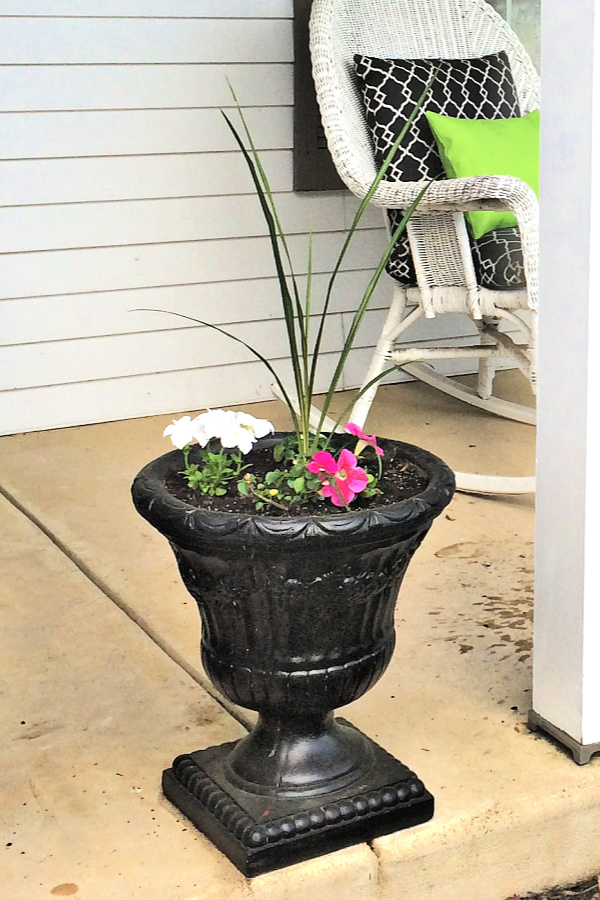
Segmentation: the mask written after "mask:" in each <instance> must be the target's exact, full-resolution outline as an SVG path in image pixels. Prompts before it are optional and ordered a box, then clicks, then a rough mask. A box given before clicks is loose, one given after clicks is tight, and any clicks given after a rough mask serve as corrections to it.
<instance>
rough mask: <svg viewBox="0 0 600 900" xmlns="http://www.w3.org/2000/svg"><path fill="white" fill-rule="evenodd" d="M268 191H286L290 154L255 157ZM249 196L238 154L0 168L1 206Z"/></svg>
mask: <svg viewBox="0 0 600 900" xmlns="http://www.w3.org/2000/svg"><path fill="white" fill-rule="evenodd" d="M261 158H262V160H263V165H264V167H265V169H266V171H267V173H268V177H269V181H270V183H271V188H272V190H274V191H290V190H291V189H292V151H291V150H271V151H265V152H263V153H262V154H261ZM251 190H252V184H251V181H250V175H249V172H248V168H247V166H246V163H245V162H244V159H243V157H242V155H241V154H240V153H175V154H159V155H155V156H112V157H111V156H105V157H96V156H91V157H86V158H80V159H23V160H21V159H18V160H10V161H5V162H4V163H2V165H0V196H2V199H3V201H4V202H3V206H26V205H32V204H45V203H56V204H62V203H85V202H89V201H105V200H112V201H114V200H143V199H146V198H150V199H156V198H159V197H199V196H202V197H207V196H215V195H225V194H228V193H230V194H243V193H247V192H250V191H251Z"/></svg>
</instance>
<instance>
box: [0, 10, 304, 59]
mask: <svg viewBox="0 0 600 900" xmlns="http://www.w3.org/2000/svg"><path fill="white" fill-rule="evenodd" d="M292 59H293V55H292V30H291V27H290V23H289V21H287V20H281V19H258V18H257V19H249V18H244V19H227V18H225V19H208V18H207V19H167V18H141V17H140V18H129V19H128V18H120V19H119V18H101V17H98V18H88V17H83V18H69V17H67V18H63V17H56V18H52V17H29V16H15V17H6V18H4V19H2V43H1V44H0V62H1V63H9V64H15V63H18V64H19V65H23V64H31V65H35V64H38V65H39V64H40V63H43V64H45V65H72V64H85V65H97V64H107V63H109V64H113V65H128V64H132V63H145V64H151V63H153V64H155V65H156V64H167V65H170V64H172V63H203V64H207V63H223V62H226V63H237V62H243V63H265V62H291V61H292Z"/></svg>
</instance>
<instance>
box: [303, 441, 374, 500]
mask: <svg viewBox="0 0 600 900" xmlns="http://www.w3.org/2000/svg"><path fill="white" fill-rule="evenodd" d="M356 463H357V459H356V456H355V455H354V453H351V452H350V450H342V451H341V452H340V455H339V459H337V460H336V459H335V458H334V457H333V456H332V455H331V453H329V451H328V450H321V451H320V452H319V453H315V454H314V456H313V457H312V459H311V460H310V462H309V463H307V465H306V468H307V469H308V471H309V472H312V473H313V474H314V475H318V476H319V479H320V481H321V484H322V488H321V495H322V496H323V497H329V498H330V500H331V502H332V503H333V505H334V506H348V504H350V503H352V501H353V500H354V498H355V497H356V495H357V494H359V493H360V491H364V489H365V488H366V486H367V484H368V483H369V479H368V476H367V473H366V472H365V470H364V469H361V467H360V466H357V465H356Z"/></svg>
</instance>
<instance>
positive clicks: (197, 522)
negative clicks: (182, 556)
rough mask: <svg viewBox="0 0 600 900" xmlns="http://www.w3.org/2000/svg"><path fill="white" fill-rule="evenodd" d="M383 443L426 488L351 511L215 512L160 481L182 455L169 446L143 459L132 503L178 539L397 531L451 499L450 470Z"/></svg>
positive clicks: (397, 444)
mask: <svg viewBox="0 0 600 900" xmlns="http://www.w3.org/2000/svg"><path fill="white" fill-rule="evenodd" d="M285 434H286V433H285V432H276V433H275V434H273V435H269V437H267V438H263V439H262V440H260V441H258V442H257V444H256V445H255V446H256V447H257V448H259V447H269V446H274V445H275V444H276V443H278V442H279V441H280V440H281V439H282V437H284V436H285ZM379 443H380V445H381V446H382V447H383V448H384V450H385V449H386V448H389V449H390V450H391V449H392V448H394V449H395V451H396V453H397V454H399V455H401V456H403V457H404V458H406V459H407V460H409V461H410V462H413V463H415V464H416V465H418V466H419V467H420V468H421V469H423V471H424V472H425V473H426V474H427V475H428V476H429V478H430V481H429V484H428V485H427V487H426V488H425V489H424V490H423V491H421V492H420V493H419V494H415V496H414V497H410V498H408V499H406V500H401V501H399V502H398V503H390V504H387V505H382V506H378V507H373V508H371V509H362V510H361V509H357V510H351V511H350V512H332V513H325V514H323V513H320V514H317V515H315V514H306V515H300V516H293V517H292V516H287V517H277V516H270V515H268V514H265V513H262V512H260V513H259V512H248V513H239V512H225V511H223V512H220V511H217V510H207V509H202V508H200V507H196V506H193V505H192V504H190V503H187V502H186V501H184V500H179V499H178V498H177V497H175V496H173V494H171V493H170V491H169V490H168V489H167V487H166V486H165V484H164V478H165V475H166V474H167V473H168V472H169V471H170V470H172V468H173V462H174V461H175V460H176V459H177V458H178V457H179V455H180V454H181V451H180V450H172V451H170V452H169V453H165V454H164V455H163V456H160V457H158V458H157V459H155V460H153V461H151V462H150V463H148V464H147V465H146V466H144V468H143V469H142V470H141V471H140V472H139V473H138V475H136V477H135V479H134V481H133V484H132V488H131V492H132V497H133V502H134V505H135V507H136V509H137V511H138V512H139V513H140V515H141V516H143V518H145V519H147V520H148V521H149V522H150V523H151V524H153V525H159V526H160V530H161V531H162V533H163V534H165V536H167V537H170V538H173V539H177V540H178V541H180V540H181V539H182V538H184V537H185V536H186V535H187V536H188V538H189V539H190V540H193V543H194V544H196V543H197V542H198V540H199V538H201V537H202V535H203V534H205V535H206V537H207V538H209V537H210V541H211V542H214V541H215V539H219V538H221V539H222V540H223V541H225V542H227V543H229V542H231V541H237V540H239V538H240V537H244V538H246V539H247V540H248V541H251V542H252V539H253V538H256V539H259V540H260V541H261V543H264V540H265V539H268V538H269V537H270V538H273V539H277V538H280V537H282V536H285V538H286V540H287V541H296V540H302V542H303V543H304V542H305V540H306V539H307V538H311V537H317V536H319V535H325V534H327V535H330V536H332V537H333V536H336V535H337V536H338V537H339V538H340V539H342V540H344V541H345V540H347V539H348V538H349V537H351V536H352V535H364V534H365V532H366V531H369V533H370V534H371V535H373V531H374V530H375V532H378V531H383V532H385V531H387V530H388V529H390V528H393V529H394V530H397V529H398V527H399V526H404V527H410V528H416V527H419V526H420V525H421V524H422V523H424V522H426V521H429V520H430V519H432V518H433V517H434V516H436V515H438V513H439V512H441V510H442V509H443V508H444V507H445V506H446V505H447V504H448V503H449V502H450V500H451V498H452V495H453V493H454V488H455V478H454V473H453V472H452V470H451V469H450V468H449V467H448V466H447V465H446V463H445V462H443V461H442V460H441V459H439V458H438V457H437V456H435V455H434V454H432V453H430V452H429V451H427V450H423V449H422V448H421V447H417V446H415V445H414V444H407V443H404V442H403V441H395V440H389V439H381V440H380V441H379Z"/></svg>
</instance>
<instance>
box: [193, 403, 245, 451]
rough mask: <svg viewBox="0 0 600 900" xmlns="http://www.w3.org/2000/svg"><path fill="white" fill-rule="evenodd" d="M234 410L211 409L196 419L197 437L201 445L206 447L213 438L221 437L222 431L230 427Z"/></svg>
mask: <svg viewBox="0 0 600 900" xmlns="http://www.w3.org/2000/svg"><path fill="white" fill-rule="evenodd" d="M233 415H235V414H234V413H233V412H226V411H225V410H224V409H209V410H208V411H207V412H205V413H200V415H199V416H196V418H195V419H194V423H193V424H194V429H195V437H196V440H197V441H198V443H199V444H200V446H201V447H206V445H207V444H208V442H209V441H210V440H211V439H212V438H220V437H221V432H222V431H223V429H224V428H227V427H228V423H229V420H230V418H231V416H233Z"/></svg>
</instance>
